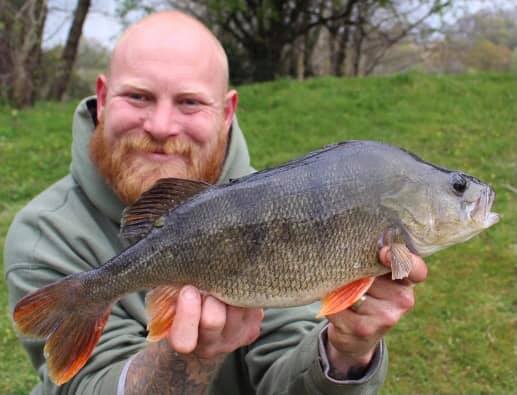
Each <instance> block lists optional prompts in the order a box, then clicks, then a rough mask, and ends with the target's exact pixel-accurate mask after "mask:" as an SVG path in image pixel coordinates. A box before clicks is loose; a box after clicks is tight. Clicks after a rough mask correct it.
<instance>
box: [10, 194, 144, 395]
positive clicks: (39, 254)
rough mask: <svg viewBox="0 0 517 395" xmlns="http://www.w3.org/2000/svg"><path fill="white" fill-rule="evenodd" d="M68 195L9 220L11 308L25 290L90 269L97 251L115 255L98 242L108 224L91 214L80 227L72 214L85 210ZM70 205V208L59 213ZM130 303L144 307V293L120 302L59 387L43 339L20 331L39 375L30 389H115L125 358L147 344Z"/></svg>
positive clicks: (67, 393) (66, 392) (81, 392)
mask: <svg viewBox="0 0 517 395" xmlns="http://www.w3.org/2000/svg"><path fill="white" fill-rule="evenodd" d="M70 200H73V199H72V198H70V199H68V200H66V201H65V203H66V204H62V205H59V204H57V205H52V206H51V205H46V207H47V208H46V209H45V211H41V210H40V207H39V206H38V207H34V206H31V207H29V208H28V209H26V210H24V211H23V212H22V213H20V214H19V215H18V216H17V217H16V218H15V220H14V222H13V224H12V225H11V227H10V229H9V233H8V235H7V238H6V243H5V250H4V253H5V255H4V272H5V279H6V283H7V286H8V291H9V308H10V309H9V310H10V312H11V313H12V312H13V310H14V306H15V305H16V303H17V302H18V301H19V300H20V299H21V298H22V297H23V296H24V295H26V294H28V293H31V292H34V291H36V290H37V289H39V288H41V287H43V286H45V285H48V284H50V283H52V282H54V281H58V280H61V279H63V278H64V277H65V276H67V275H69V274H72V273H77V272H80V271H85V270H88V269H92V268H93V267H94V265H97V263H96V262H97V261H99V260H100V258H99V256H97V257H96V256H95V255H96V254H97V255H98V254H99V250H103V254H106V255H109V254H111V252H110V251H109V249H108V248H107V247H102V248H101V247H99V240H102V239H105V237H104V236H102V237H101V236H99V235H102V229H103V228H106V227H107V225H106V224H105V223H103V222H101V221H98V223H96V221H93V220H92V219H90V222H88V221H83V222H82V226H78V225H77V222H76V221H73V220H71V218H72V219H73V218H74V215H75V216H78V215H80V213H81V210H80V209H79V208H78V207H77V206H76V205H75V204H71V203H70ZM67 204H68V206H69V207H70V210H71V211H72V213H67V214H68V215H66V216H60V215H58V214H59V212H60V210H64V209H65V208H66V207H67ZM49 206H50V207H51V208H52V209H49V208H48V207H49ZM96 235H97V236H96ZM128 305H131V306H135V308H137V307H138V308H141V310H142V311H143V301H142V297H141V296H140V295H138V294H132V295H129V296H127V297H126V298H124V300H122V301H121V302H119V303H116V304H115V305H114V306H113V308H112V310H111V314H110V316H109V319H108V322H107V324H106V326H105V329H104V331H103V334H102V336H101V338H100V340H99V342H98V343H97V346H96V347H95V349H94V352H93V354H92V356H91V358H90V359H89V360H88V362H87V364H86V365H85V366H84V367H83V368H82V369H81V370H80V371H79V373H78V374H77V375H76V376H74V378H73V379H72V380H70V381H69V382H67V383H65V384H63V385H61V386H56V385H55V384H54V383H53V382H52V381H51V380H50V378H49V376H48V369H47V363H46V361H45V358H44V353H43V346H44V341H43V340H41V339H33V338H28V337H24V336H20V335H18V336H19V339H20V341H21V344H22V346H23V347H24V348H25V351H26V352H27V354H28V356H29V358H30V361H31V363H32V365H33V367H34V369H35V370H36V373H37V375H38V376H39V379H40V382H39V384H38V385H37V387H36V388H35V389H34V390H33V392H32V393H33V394H45V395H47V394H49V395H50V394H55V395H57V394H59V395H72V394H74V395H88V394H92V395H93V394H106V395H109V394H113V395H114V394H116V389H117V384H118V380H119V376H120V372H121V371H122V368H123V366H124V364H125V362H126V360H127V359H128V358H129V357H130V356H131V355H133V354H135V353H136V352H137V351H138V350H140V349H141V348H143V347H144V346H145V344H146V340H145V326H144V324H143V323H142V322H140V321H139V320H137V319H135V318H134V317H132V316H131V314H129V312H128V308H127V306H128ZM140 306H141V307H140Z"/></svg>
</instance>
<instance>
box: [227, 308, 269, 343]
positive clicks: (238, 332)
mask: <svg viewBox="0 0 517 395" xmlns="http://www.w3.org/2000/svg"><path fill="white" fill-rule="evenodd" d="M262 314H263V313H262V309H246V308H240V307H235V306H228V320H227V321H226V326H225V328H224V331H223V337H224V339H225V341H226V342H228V344H231V346H232V347H234V348H236V347H240V346H243V345H246V344H249V343H250V342H251V341H253V340H255V339H256V338H257V337H258V335H259V334H260V323H261V321H262V317H263V315H262Z"/></svg>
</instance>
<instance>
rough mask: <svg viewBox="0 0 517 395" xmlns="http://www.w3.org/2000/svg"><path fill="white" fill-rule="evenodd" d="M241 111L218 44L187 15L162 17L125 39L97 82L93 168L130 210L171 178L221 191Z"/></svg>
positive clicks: (150, 19) (141, 25)
mask: <svg viewBox="0 0 517 395" xmlns="http://www.w3.org/2000/svg"><path fill="white" fill-rule="evenodd" d="M236 107H237V93H236V92H235V91H228V66H227V60H226V56H225V54H224V51H223V49H222V48H221V46H220V44H219V43H218V42H217V40H216V39H215V37H213V35H212V34H211V33H210V32H209V31H208V30H207V29H206V28H205V27H204V26H203V25H201V24H200V23H199V22H197V21H195V20H193V19H192V18H190V17H187V16H185V15H183V14H180V13H176V12H168V13H160V14H155V15H153V16H150V17H148V18H146V19H144V20H143V21H141V22H139V23H138V24H136V25H134V26H133V27H131V28H130V29H129V30H128V31H127V32H126V33H125V34H124V35H123V36H122V38H121V39H120V41H119V42H118V44H117V47H116V48H115V50H114V53H113V56H112V60H111V64H110V72H109V74H108V75H107V76H104V75H102V76H99V78H98V80H97V113H98V116H99V126H98V128H97V130H96V132H95V134H94V136H93V138H92V142H91V156H92V160H93V161H94V163H95V164H96V165H97V167H98V168H99V171H100V172H101V173H102V175H103V176H104V177H105V178H106V179H107V181H108V183H109V184H110V185H111V186H112V187H113V189H114V190H115V192H116V193H117V194H118V196H119V197H120V198H121V200H122V201H123V202H125V203H126V204H131V203H133V202H134V201H135V200H136V199H137V198H138V197H139V196H140V195H141V193H143V192H144V191H145V190H147V189H148V188H149V187H151V186H152V185H153V184H154V182H156V181H157V180H158V179H160V178H164V177H177V178H189V179H199V180H204V181H207V182H211V183H214V182H216V181H217V179H218V177H219V174H220V171H221V167H222V163H223V161H224V157H225V153H226V146H227V142H228V131H229V129H230V125H231V122H232V118H233V115H234V113H235V110H236Z"/></svg>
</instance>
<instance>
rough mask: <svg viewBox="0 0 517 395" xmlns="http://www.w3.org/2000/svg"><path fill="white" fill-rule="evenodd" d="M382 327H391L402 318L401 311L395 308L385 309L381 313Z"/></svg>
mask: <svg viewBox="0 0 517 395" xmlns="http://www.w3.org/2000/svg"><path fill="white" fill-rule="evenodd" d="M381 320H382V327H383V328H386V329H389V328H392V327H393V326H395V324H396V323H397V322H398V321H399V320H400V313H398V312H397V311H395V310H384V311H383V312H382V314H381Z"/></svg>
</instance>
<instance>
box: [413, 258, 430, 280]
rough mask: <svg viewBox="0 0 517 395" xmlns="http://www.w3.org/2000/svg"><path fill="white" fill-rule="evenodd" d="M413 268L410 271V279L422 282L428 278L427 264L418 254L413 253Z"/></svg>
mask: <svg viewBox="0 0 517 395" xmlns="http://www.w3.org/2000/svg"><path fill="white" fill-rule="evenodd" d="M411 260H412V262H413V268H412V269H411V272H410V273H409V276H408V279H409V281H412V282H413V283H421V282H423V281H425V279H426V278H427V265H426V264H425V262H424V260H423V259H422V258H421V257H419V256H418V255H411Z"/></svg>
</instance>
